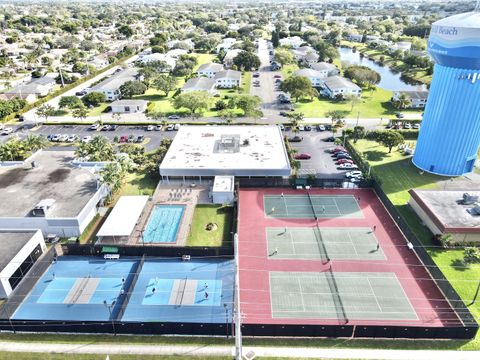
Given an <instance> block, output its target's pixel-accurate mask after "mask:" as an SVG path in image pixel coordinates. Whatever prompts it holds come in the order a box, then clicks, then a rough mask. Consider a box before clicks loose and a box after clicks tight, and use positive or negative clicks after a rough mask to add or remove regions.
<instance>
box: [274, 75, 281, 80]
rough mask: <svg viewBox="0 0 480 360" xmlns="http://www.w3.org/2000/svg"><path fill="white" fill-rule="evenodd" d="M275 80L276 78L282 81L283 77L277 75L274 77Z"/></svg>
mask: <svg viewBox="0 0 480 360" xmlns="http://www.w3.org/2000/svg"><path fill="white" fill-rule="evenodd" d="M273 78H274V79H281V78H282V75H278V74H277V75H273Z"/></svg>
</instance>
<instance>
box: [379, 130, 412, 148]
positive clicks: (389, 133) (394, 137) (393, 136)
mask: <svg viewBox="0 0 480 360" xmlns="http://www.w3.org/2000/svg"><path fill="white" fill-rule="evenodd" d="M377 141H378V142H380V143H381V144H383V145H384V146H386V147H387V148H388V153H391V152H392V149H393V147H394V146H398V145H400V144H403V143H404V142H405V139H404V138H403V135H402V134H400V133H399V132H398V131H394V130H386V131H381V132H380V134H379V137H378V140H377Z"/></svg>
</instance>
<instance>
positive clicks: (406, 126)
mask: <svg viewBox="0 0 480 360" xmlns="http://www.w3.org/2000/svg"><path fill="white" fill-rule="evenodd" d="M403 128H404V129H408V130H409V129H411V128H412V125H410V123H406V124H405V125H404V126H403Z"/></svg>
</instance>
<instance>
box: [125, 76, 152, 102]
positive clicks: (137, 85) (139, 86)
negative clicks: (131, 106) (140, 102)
mask: <svg viewBox="0 0 480 360" xmlns="http://www.w3.org/2000/svg"><path fill="white" fill-rule="evenodd" d="M145 91H147V85H145V84H144V83H143V82H141V81H136V80H133V81H132V80H130V81H126V82H125V83H124V84H122V85H121V86H120V94H122V98H124V99H131V98H132V97H134V96H135V95H142V94H145Z"/></svg>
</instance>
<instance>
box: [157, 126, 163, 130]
mask: <svg viewBox="0 0 480 360" xmlns="http://www.w3.org/2000/svg"><path fill="white" fill-rule="evenodd" d="M162 129H163V126H162V125H157V126H155V131H162Z"/></svg>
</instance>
